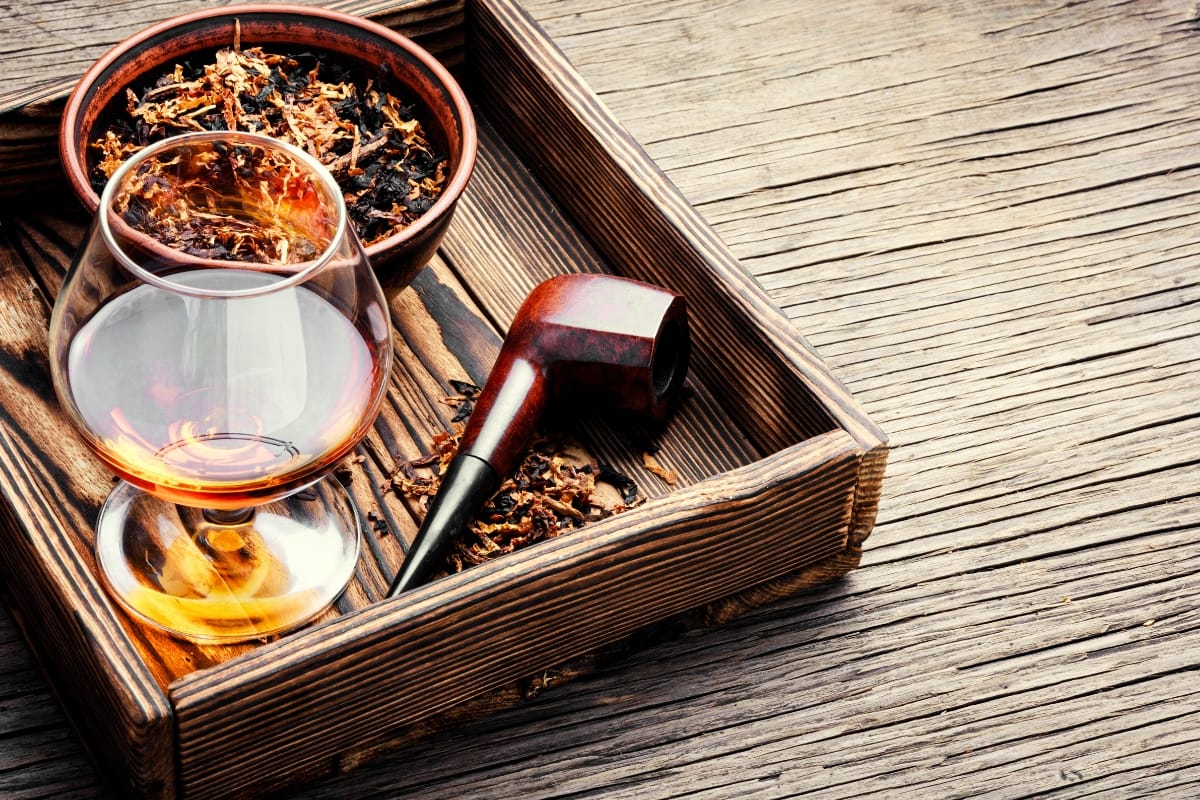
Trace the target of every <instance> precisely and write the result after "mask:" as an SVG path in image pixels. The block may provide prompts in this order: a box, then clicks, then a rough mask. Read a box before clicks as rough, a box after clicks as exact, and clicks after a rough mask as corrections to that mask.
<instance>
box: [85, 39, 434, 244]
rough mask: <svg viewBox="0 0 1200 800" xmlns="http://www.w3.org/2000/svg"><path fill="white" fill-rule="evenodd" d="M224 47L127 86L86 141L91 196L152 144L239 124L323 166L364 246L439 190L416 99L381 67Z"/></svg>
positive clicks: (420, 209)
mask: <svg viewBox="0 0 1200 800" xmlns="http://www.w3.org/2000/svg"><path fill="white" fill-rule="evenodd" d="M238 38H239V37H237V36H235V41H234V43H233V46H232V47H230V48H226V49H222V50H219V51H217V52H215V53H212V54H209V55H207V56H204V55H197V56H194V57H192V58H190V59H184V60H183V61H182V63H178V64H176V65H175V66H174V68H173V70H171V71H170V72H167V73H165V74H163V75H161V76H160V77H159V78H158V79H157V80H155V81H154V83H153V84H152V85H150V86H147V87H142V88H141V89H140V90H137V89H135V88H132V87H131V88H128V89H127V90H126V105H125V108H124V109H120V110H117V111H115V112H114V113H113V114H112V115H111V117H110V118H109V119H108V120H107V123H106V124H105V125H104V126H101V127H100V128H99V130H101V131H102V132H103V135H102V136H100V137H99V138H97V139H95V140H94V141H92V142H91V143H90V148H91V149H92V151H93V152H94V153H95V154H96V159H97V160H96V162H95V165H94V168H93V169H92V170H91V176H90V179H91V182H92V186H93V188H95V189H96V191H97V192H100V191H101V190H102V189H103V186H104V184H105V182H106V181H107V180H108V178H109V177H110V176H111V175H112V174H113V173H114V172H115V171H116V169H117V168H118V167H119V166H120V165H121V163H122V162H124V161H125V159H127V158H129V156H130V155H132V154H133V153H135V152H137V151H138V150H140V149H141V148H143V147H145V146H146V145H148V144H151V143H152V142H155V141H158V140H160V139H164V138H167V137H169V136H172V135H174V134H177V133H183V132H186V131H196V130H242V131H252V132H259V133H265V134H269V135H271V136H274V137H276V138H279V139H283V140H285V141H288V142H290V143H292V144H294V145H296V146H298V147H300V148H301V149H303V150H306V151H308V152H309V153H310V154H311V155H313V156H314V157H315V158H317V159H318V160H319V161H321V162H322V163H323V164H325V165H326V166H327V167H328V168H329V170H330V172H332V173H333V175H334V178H335V179H336V180H337V182H338V185H339V187H340V188H341V190H342V192H343V194H344V195H345V199H346V207H347V210H348V212H349V216H350V219H351V222H352V223H353V224H354V227H355V230H356V232H357V233H358V236H359V238H360V239H361V240H362V242H363V244H364V245H371V244H374V243H376V242H379V241H382V240H384V239H386V238H388V237H389V236H391V235H393V234H395V233H397V232H398V231H400V230H402V229H403V228H404V227H406V226H408V225H410V224H412V223H413V222H415V221H416V220H417V219H418V218H419V217H420V216H421V215H422V214H424V213H425V212H426V211H428V210H429V209H430V208H431V207H432V206H433V204H434V202H435V201H436V200H437V198H438V197H439V196H440V195H441V193H442V189H443V188H444V186H445V183H446V168H447V164H446V158H445V157H444V156H443V155H441V154H439V153H438V151H437V149H436V148H435V146H434V145H433V144H432V143H431V142H430V141H429V140H428V139H427V138H426V133H425V130H424V127H423V125H422V123H421V121H420V119H419V113H418V111H419V109H418V107H417V106H416V105H415V104H406V103H405V102H404V99H403V98H401V97H397V96H396V95H395V94H393V93H392V92H391V90H390V87H389V83H391V82H392V81H391V80H390V76H389V74H388V73H387V71H386V70H385V69H380V70H379V71H378V72H377V73H376V74H374V75H371V76H369V77H364V76H363V74H362V73H361V71H356V70H354V69H351V68H349V67H347V66H346V65H345V64H342V63H339V62H338V60H337V58H336V57H332V56H329V55H327V54H324V53H319V52H303V53H294V54H281V53H273V52H267V51H265V50H264V49H263V48H261V47H247V48H245V49H243V48H242V47H241V45H240V42H239V41H238Z"/></svg>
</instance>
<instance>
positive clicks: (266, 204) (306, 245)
mask: <svg viewBox="0 0 1200 800" xmlns="http://www.w3.org/2000/svg"><path fill="white" fill-rule="evenodd" d="M121 189H122V191H121V192H119V193H118V194H117V195H116V197H115V198H114V209H115V210H116V211H117V212H118V213H119V214H120V215H121V217H122V219H124V220H125V222H126V223H128V224H129V225H130V226H131V227H132V228H134V229H135V230H139V231H141V232H143V233H145V234H147V235H149V236H151V237H152V238H154V239H156V240H157V241H159V242H160V243H162V244H164V245H166V246H167V247H170V248H173V249H175V250H179V251H181V252H183V253H187V254H188V255H191V256H196V257H198V258H206V259H215V260H218V261H253V262H258V263H263V264H297V263H301V262H304V261H309V260H311V259H313V258H316V257H317V256H318V255H320V253H321V252H322V251H323V250H324V249H325V248H326V247H328V245H329V242H330V241H331V239H332V234H333V221H332V220H331V219H330V218H329V217H328V215H327V214H326V213H325V211H324V208H323V206H322V204H321V202H320V200H319V197H318V192H317V191H316V189H315V188H314V187H313V186H312V185H311V183H310V181H309V179H308V176H306V175H305V174H303V173H301V172H298V171H297V165H296V163H295V162H294V161H293V160H292V159H290V158H287V157H283V156H281V154H279V153H275V152H272V151H265V150H262V149H261V148H258V147H252V146H244V145H235V146H230V145H227V144H224V143H218V144H216V145H214V146H213V147H211V148H210V149H206V148H196V149H195V150H193V151H192V152H190V153H189V154H188V157H186V158H180V157H178V156H175V157H170V158H162V159H148V160H146V161H144V162H142V163H141V164H139V165H138V167H137V171H136V174H135V175H133V176H131V177H130V178H128V179H127V180H126V181H125V182H124V184H123V185H122V187H121Z"/></svg>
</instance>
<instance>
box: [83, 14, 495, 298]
mask: <svg viewBox="0 0 1200 800" xmlns="http://www.w3.org/2000/svg"><path fill="white" fill-rule="evenodd" d="M235 32H236V33H235ZM235 35H237V36H238V37H239V40H240V44H241V47H242V48H247V47H251V46H256V45H257V46H262V47H263V49H264V50H266V51H267V52H274V53H280V54H284V55H295V54H298V53H305V52H308V53H321V54H324V57H325V58H328V59H336V60H337V61H338V62H339V64H340V65H341V66H345V67H348V68H350V69H351V70H353V71H355V72H356V73H358V74H361V75H362V76H363V77H364V79H365V78H366V77H369V76H373V75H377V74H378V73H379V69H380V68H381V67H386V68H387V69H388V70H389V71H390V75H391V77H390V78H389V80H390V82H391V83H390V86H389V89H390V91H391V92H392V94H395V95H397V96H400V97H401V98H402V99H403V100H404V101H405V102H407V103H415V104H416V106H417V117H418V119H420V121H421V123H422V126H423V127H424V130H425V135H426V138H427V139H428V140H429V141H430V142H431V144H432V145H433V146H434V147H435V148H437V149H438V151H439V152H440V153H441V154H442V155H444V156H445V157H446V159H447V162H448V169H447V172H446V181H445V184H444V188H443V189H442V192H441V194H440V195H439V197H438V198H437V200H436V202H434V203H433V205H432V206H431V207H430V208H429V209H428V210H426V211H425V212H424V213H423V214H422V215H421V216H420V217H419V218H418V219H417V220H416V221H415V222H413V223H411V224H409V225H408V226H407V227H404V228H402V229H400V230H398V231H397V232H396V233H393V234H392V235H390V236H389V237H388V238H386V239H382V240H380V241H378V242H375V243H373V244H371V245H369V246H368V247H367V255H368V257H369V258H370V259H371V263H372V266H373V267H374V269H375V273H376V275H378V277H379V281H380V283H381V284H382V285H383V287H384V291H385V292H386V293H387V294H388V295H389V296H393V295H395V293H396V292H398V291H399V290H400V289H402V288H404V287H405V286H407V285H408V284H409V283H410V282H411V281H412V279H413V278H414V277H415V276H416V274H417V273H418V272H419V271H420V270H421V269H423V268H424V267H425V266H426V265H427V264H428V263H429V261H430V259H431V258H432V257H433V255H434V253H435V251H436V250H437V247H438V245H439V243H440V242H441V240H442V236H443V235H444V234H445V232H446V228H447V226H448V225H449V223H450V219H451V217H452V215H453V213H454V208H455V205H456V204H457V202H458V199H459V197H460V196H461V195H462V192H463V189H464V188H465V187H466V185H467V182H468V180H469V179H470V176H471V172H472V170H473V168H474V164H475V154H476V146H477V137H476V126H475V120H474V117H473V115H472V113H471V108H470V106H469V105H468V103H467V100H466V97H465V95H464V94H463V92H462V89H461V88H460V87H459V85H458V84H457V82H456V81H455V80H454V78H453V77H452V76H451V75H450V73H449V72H448V71H447V70H446V68H445V67H444V66H443V65H442V64H440V63H439V62H438V61H437V60H436V59H435V58H434V57H433V56H431V55H430V54H429V53H428V52H426V51H425V50H424V49H422V48H421V47H419V46H417V45H416V44H414V43H413V42H411V41H410V40H408V39H407V38H405V37H403V36H401V35H399V34H398V33H396V32H395V31H392V30H390V29H388V28H385V27H383V26H382V25H379V24H377V23H374V22H371V21H369V20H365V19H362V18H360V17H354V16H351V15H348V14H343V13H339V12H334V11H329V10H325V9H321V8H316V7H311V6H295V5H242V6H224V7H221V8H214V9H206V10H203V11H199V12H195V13H190V14H185V15H182V16H179V17H174V18H172V19H169V20H166V21H164V22H161V23H159V24H157V25H154V26H152V27H150V28H147V29H145V30H144V31H142V32H141V33H138V34H135V35H134V36H131V37H130V38H128V39H126V40H125V41H123V42H121V43H120V44H118V45H117V46H116V47H114V48H113V49H112V50H110V51H109V52H108V53H106V54H105V55H104V56H103V57H101V58H100V59H99V60H98V61H97V62H96V63H95V64H93V65H92V66H91V68H89V69H88V71H87V72H86V73H85V74H84V75H83V77H82V78H81V79H80V81H79V83H78V85H77V86H76V87H75V89H74V91H73V92H72V93H71V96H70V98H69V99H68V101H67V106H66V110H65V112H64V114H63V119H62V127H61V130H60V136H59V156H60V158H61V160H62V163H63V168H64V170H65V172H66V175H67V179H68V182H69V183H70V185H71V188H72V190H73V191H74V192H75V194H76V195H77V196H78V197H79V200H80V201H81V202H82V203H83V204H84V206H85V207H86V208H87V209H88V211H89V212H92V213H94V212H95V210H96V208H97V206H98V204H99V196H98V193H97V191H96V189H95V188H94V187H93V185H92V181H91V174H92V170H93V167H94V166H95V164H96V159H97V156H96V155H95V154H94V151H93V148H91V147H90V146H89V145H90V143H91V142H93V141H94V140H96V139H98V138H101V137H102V135H103V132H104V130H105V126H107V125H109V124H110V121H111V119H112V115H114V114H116V113H117V112H118V111H119V110H120V109H122V108H124V106H125V104H126V89H128V88H133V89H134V90H135V91H143V90H144V89H145V88H147V87H148V86H149V85H153V83H154V81H155V80H156V79H157V78H159V77H160V76H162V75H165V74H167V73H170V72H171V71H172V70H173V69H174V67H175V65H176V64H181V63H184V62H189V61H190V62H192V63H211V57H212V55H213V53H215V52H216V51H217V50H220V49H222V48H228V47H230V46H232V45H233V43H234V39H235ZM199 59H208V60H203V61H201V60H199Z"/></svg>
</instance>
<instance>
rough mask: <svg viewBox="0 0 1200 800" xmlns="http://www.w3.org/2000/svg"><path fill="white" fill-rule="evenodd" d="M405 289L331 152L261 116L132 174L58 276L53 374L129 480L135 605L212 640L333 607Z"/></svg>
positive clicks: (349, 562) (128, 538) (127, 566)
mask: <svg viewBox="0 0 1200 800" xmlns="http://www.w3.org/2000/svg"><path fill="white" fill-rule="evenodd" d="M391 358H392V349H391V327H390V320H389V317H388V309H387V305H386V303H385V300H384V297H383V293H382V291H381V290H380V287H379V283H378V282H377V280H376V278H375V275H374V274H373V272H372V270H371V266H370V264H369V263H368V261H367V257H366V255H365V253H364V251H363V248H362V245H361V244H360V243H359V241H358V239H357V237H356V235H355V233H354V230H353V227H352V226H351V225H350V224H349V221H348V216H347V213H346V207H345V203H344V201H343V199H342V194H341V192H340V191H339V189H338V186H337V184H336V183H335V182H334V180H333V177H332V176H331V175H330V173H329V172H328V170H326V169H325V168H324V167H323V166H321V164H320V163H319V162H317V161H316V160H315V159H313V158H311V157H310V156H309V155H308V154H306V153H304V152H302V151H301V150H299V149H297V148H295V147H292V146H290V145H287V144H284V143H282V142H279V141H277V140H274V139H271V138H268V137H265V136H261V135H256V134H249V133H237V132H227V131H222V132H211V133H210V132H202V133H188V134H183V135H179V136H175V137H173V138H169V139H166V140H163V141H160V142H158V143H156V144H153V145H150V146H149V147H147V148H145V149H143V150H141V151H139V152H137V153H136V154H134V155H133V156H131V157H130V158H129V159H128V160H127V161H126V162H125V163H124V165H122V166H121V168H120V169H119V170H118V171H117V172H116V173H114V174H113V176H112V177H111V178H110V179H109V181H108V183H107V184H106V186H105V189H104V192H103V194H102V196H101V200H100V207H99V210H98V212H97V214H96V216H95V219H94V221H93V223H92V225H91V228H90V230H89V232H88V235H87V238H86V240H85V241H84V243H83V245H82V247H81V248H80V250H79V253H78V255H77V257H76V259H75V262H74V263H73V264H72V266H71V268H70V270H69V271H68V273H67V276H66V278H65V280H64V283H63V285H62V288H61V290H60V291H59V294H58V297H57V300H56V302H55V306H54V312H53V315H52V317H51V324H50V363H51V372H52V375H53V379H54V386H55V389H56V391H57V393H58V396H59V399H60V402H61V404H62V406H63V408H64V409H65V410H66V412H67V414H68V415H69V417H70V418H71V420H72V421H73V422H74V424H75V425H76V426H77V427H78V428H79V430H80V431H81V432H82V434H83V436H84V437H85V439H86V441H87V442H88V444H89V445H90V446H91V447H92V448H93V449H94V450H95V452H96V453H97V454H98V455H99V456H100V458H101V459H103V461H104V462H105V463H106V464H107V465H108V466H109V467H110V468H111V469H112V471H113V472H115V473H116V474H117V476H118V477H119V478H121V480H120V481H119V482H118V483H117V485H116V487H115V488H114V490H113V491H112V493H111V494H110V495H109V497H108V499H107V500H106V501H105V504H104V506H103V508H102V509H101V511H100V515H99V518H98V520H97V523H96V556H97V562H98V569H99V571H100V574H101V577H102V579H103V582H104V583H105V585H106V587H107V588H108V590H109V592H110V593H111V594H112V596H113V597H114V598H116V599H117V600H118V601H119V602H120V604H121V605H122V606H124V607H125V608H126V609H127V610H128V611H129V612H131V613H132V614H133V615H134V616H135V617H137V618H139V619H141V620H142V621H144V622H147V623H149V624H151V625H155V626H158V627H160V628H162V629H165V630H167V631H169V632H171V633H173V634H176V635H179V636H182V637H185V638H188V639H192V640H197V641H202V642H226V641H238V640H245V639H253V638H259V637H264V636H269V635H272V634H277V633H282V632H284V631H287V630H290V629H293V628H295V627H297V626H299V625H302V624H304V623H306V622H308V621H310V620H312V619H313V618H314V617H316V616H318V615H319V614H321V613H322V612H323V611H324V610H325V609H326V608H328V607H329V605H330V604H331V603H332V602H333V601H334V600H335V599H336V598H337V596H338V595H339V594H340V593H341V592H342V591H343V589H344V588H345V587H346V585H347V583H348V582H349V580H350V578H351V576H352V575H353V572H354V569H355V565H356V562H357V558H358V549H359V537H360V528H361V525H362V520H361V518H360V515H359V512H358V510H357V508H356V507H355V504H354V501H353V499H352V498H351V496H350V494H349V493H348V492H347V491H346V489H345V487H344V486H342V485H341V483H340V482H339V481H338V480H337V479H336V478H335V477H334V476H333V475H332V474H331V470H332V468H333V467H334V466H335V465H336V464H337V463H338V462H339V461H340V460H342V459H343V458H344V457H345V456H347V454H349V453H350V452H351V451H352V450H353V448H354V447H355V445H357V443H358V442H359V441H360V440H361V439H362V438H363V436H365V435H366V434H367V432H368V431H369V430H370V427H371V425H372V423H373V421H374V419H375V416H376V414H377V413H378V411H379V408H380V406H381V404H382V400H383V397H384V394H385V391H386V386H387V378H388V375H389V373H390V365H391Z"/></svg>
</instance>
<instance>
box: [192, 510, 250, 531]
mask: <svg viewBox="0 0 1200 800" xmlns="http://www.w3.org/2000/svg"><path fill="white" fill-rule="evenodd" d="M200 513H201V514H202V515H203V516H204V519H205V520H206V521H207V522H209V523H211V524H213V525H222V526H225V527H233V526H235V525H245V524H246V523H247V522H249V521H250V520H252V519H254V506H250V507H249V508H232V509H220V508H204V509H201V510H200Z"/></svg>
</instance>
